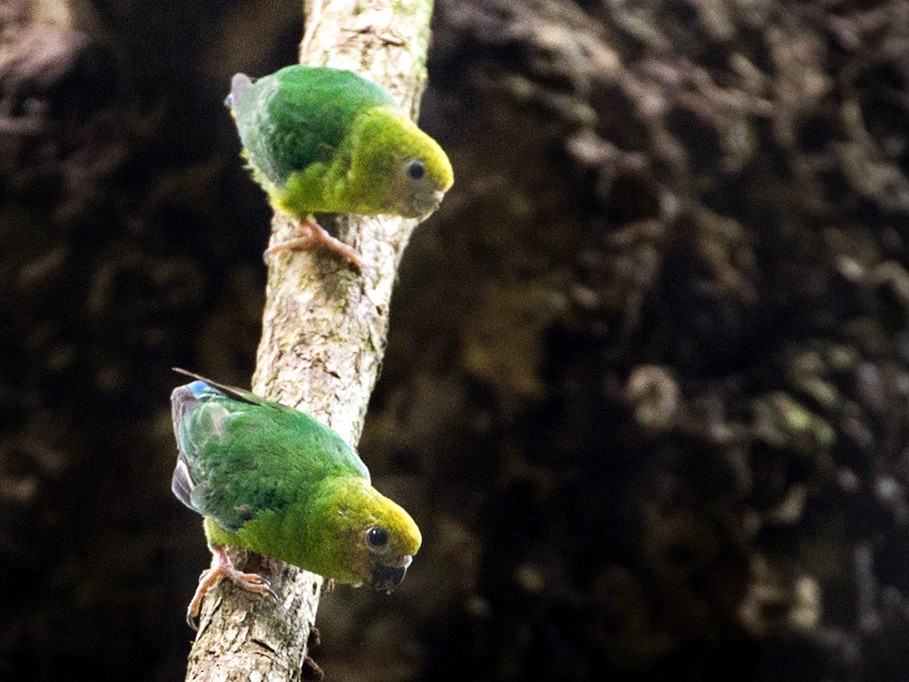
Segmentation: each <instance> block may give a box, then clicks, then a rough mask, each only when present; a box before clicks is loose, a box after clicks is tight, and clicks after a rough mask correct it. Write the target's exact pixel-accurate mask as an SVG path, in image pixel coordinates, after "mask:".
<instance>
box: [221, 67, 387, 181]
mask: <svg viewBox="0 0 909 682" xmlns="http://www.w3.org/2000/svg"><path fill="white" fill-rule="evenodd" d="M234 99H235V101H234V102H233V112H234V117H235V118H236V122H237V129H238V131H239V133H240V139H241V141H242V142H243V146H244V148H245V149H246V154H247V156H248V160H249V163H250V165H251V166H252V167H253V169H254V170H255V171H258V172H260V173H262V174H264V175H265V176H266V177H267V178H268V179H269V180H270V181H271V182H272V183H274V184H275V185H278V186H281V185H284V183H285V182H286V181H287V179H288V178H289V177H290V175H291V174H292V173H293V172H295V171H298V170H301V169H304V168H306V167H307V166H310V165H311V164H313V163H319V162H321V163H329V162H330V161H331V160H332V158H333V156H334V154H335V152H336V151H337V149H338V148H339V147H340V146H341V143H342V142H343V140H344V138H345V137H346V136H347V135H348V134H349V133H350V130H351V127H352V125H353V122H354V119H356V117H357V115H358V114H360V113H361V112H363V111H365V110H367V109H370V108H372V107H376V106H385V107H392V108H395V109H397V108H398V105H397V104H396V103H395V101H394V99H393V98H392V97H391V96H390V95H389V94H388V93H387V92H386V91H385V90H383V89H382V88H381V87H379V86H378V85H377V84H375V83H373V82H372V81H369V80H366V79H365V78H362V77H360V76H358V75H356V74H355V73H353V72H351V71H341V70H337V69H327V68H321V67H309V66H303V65H296V64H295V65H293V66H287V67H285V68H283V69H281V70H279V71H276V72H275V73H273V74H271V75H270V76H265V77H263V78H259V79H258V80H256V81H255V82H254V83H252V85H250V86H249V87H248V89H246V90H244V91H243V92H242V93H240V94H239V95H238V94H235V95H234Z"/></svg>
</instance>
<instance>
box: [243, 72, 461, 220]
mask: <svg viewBox="0 0 909 682" xmlns="http://www.w3.org/2000/svg"><path fill="white" fill-rule="evenodd" d="M228 104H229V106H230V107H231V110H232V112H233V115H234V119H235V121H236V124H237V130H238V132H239V134H240V139H241V141H242V143H243V147H244V154H245V156H246V159H247V161H248V162H249V167H250V169H251V170H252V173H253V177H254V178H255V179H256V181H257V182H259V184H261V185H262V187H263V188H264V189H265V190H266V191H267V192H268V195H269V198H270V200H271V203H272V204H273V205H274V207H275V208H276V209H279V210H282V211H285V212H287V213H289V214H290V215H292V216H293V217H295V218H298V219H304V218H306V217H307V216H309V215H311V214H313V213H317V212H326V213H360V214H366V215H370V214H378V213H393V214H398V215H404V216H413V217H417V216H422V215H425V214H427V213H429V212H431V211H432V210H434V209H435V208H436V207H437V206H438V204H439V202H440V201H441V200H442V196H443V195H444V193H445V191H446V190H447V189H448V188H449V187H450V186H451V184H452V182H453V173H452V170H451V164H450V162H449V161H448V157H447V156H446V155H445V152H444V151H442V149H441V147H439V145H438V144H437V143H436V142H435V140H433V139H432V138H430V137H429V136H428V135H426V133H424V132H423V131H421V130H420V129H419V128H418V127H417V126H416V125H415V124H414V123H413V122H412V121H411V120H410V119H409V118H408V117H407V115H406V114H405V113H404V112H403V111H402V110H401V109H400V107H399V106H398V105H397V103H396V102H395V100H394V99H393V98H392V97H391V95H389V94H388V93H387V92H386V91H385V90H383V89H382V88H381V87H380V86H378V85H377V84H376V83H373V82H372V81H369V80H367V79H365V78H362V77H361V76H358V75H357V74H355V73H353V72H351V71H342V70H338V69H331V68H328V67H308V66H302V65H293V66H288V67H285V68H283V69H281V70H279V71H277V72H275V73H273V74H271V75H269V76H265V77H264V78H260V79H258V80H255V81H253V80H252V79H250V78H248V77H247V76H245V75H243V74H237V75H236V76H234V78H233V81H232V83H231V94H230V96H229V97H228Z"/></svg>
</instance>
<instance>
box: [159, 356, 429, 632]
mask: <svg viewBox="0 0 909 682" xmlns="http://www.w3.org/2000/svg"><path fill="white" fill-rule="evenodd" d="M178 371H180V372H181V373H184V374H188V375H189V376H192V377H195V378H196V379H197V380H196V381H193V382H192V383H189V384H186V385H184V386H179V387H177V388H176V389H174V391H173V393H172V394H171V407H172V415H173V424H174V434H175V436H176V439H177V447H178V449H179V454H178V456H177V465H176V468H175V469H174V473H173V478H172V480H171V488H172V489H173V492H174V494H175V495H176V496H177V498H178V499H179V500H180V501H181V502H182V503H183V504H185V505H186V506H187V507H189V508H190V509H192V510H193V511H196V512H198V513H199V514H201V515H202V516H203V517H204V521H203V526H204V529H205V536H206V538H207V540H208V546H209V549H210V550H211V552H212V567H211V568H210V569H208V570H207V571H205V572H203V573H202V575H201V576H200V578H199V586H198V588H197V589H196V594H195V595H194V596H193V599H192V601H191V602H190V604H189V608H188V609H187V620H188V622H189V623H190V625H191V626H193V627H195V618H196V616H197V615H198V614H199V610H200V608H201V605H202V599H203V597H204V596H205V593H206V592H207V591H208V590H209V589H210V588H211V587H213V586H214V585H215V584H216V583H217V582H218V581H219V580H221V578H228V579H229V580H231V581H232V582H233V583H235V584H236V585H238V586H239V587H241V588H243V589H245V590H248V591H250V592H256V593H258V594H263V595H271V596H272V597H274V596H275V594H274V592H273V591H272V588H271V586H270V585H269V583H268V581H267V580H266V579H265V578H263V577H261V576H259V575H257V574H255V573H242V572H240V571H239V570H237V569H236V568H235V567H234V566H233V563H232V562H231V560H230V557H229V556H228V554H227V551H226V548H227V547H242V548H245V549H247V550H251V551H253V552H257V553H259V554H265V555H268V556H271V557H275V558H277V559H280V560H281V561H284V562H286V563H288V564H293V565H294V566H299V567H301V568H304V569H307V570H310V571H313V572H315V573H318V574H320V575H322V576H325V577H327V578H333V579H334V580H336V581H338V582H342V583H352V584H354V585H359V584H362V583H369V584H370V585H371V586H372V587H373V588H375V589H376V590H381V591H385V592H388V593H390V592H391V591H392V590H394V589H395V588H396V587H397V586H398V585H400V583H401V581H402V580H403V579H404V575H405V573H406V572H407V567H408V566H409V565H410V563H411V561H412V559H413V556H414V554H416V553H417V550H418V549H419V548H420V543H421V542H422V538H421V536H420V530H419V529H418V528H417V525H416V523H414V521H413V519H412V518H411V517H410V515H409V514H408V513H407V512H406V511H404V509H402V508H401V507H400V506H399V505H398V504H396V503H395V502H393V501H392V500H390V499H388V498H387V497H385V496H384V495H382V494H381V493H379V492H378V491H377V490H376V489H375V488H373V487H372V485H371V483H370V477H369V470H368V469H367V468H366V465H364V464H363V461H362V460H361V459H360V457H359V455H358V454H357V452H356V451H355V450H354V449H353V448H352V447H351V446H350V445H348V444H347V443H346V442H345V441H344V439H343V438H341V437H340V436H339V435H338V434H337V433H335V431H333V430H332V429H330V428H329V427H327V426H325V425H323V424H321V423H320V422H318V421H316V420H315V419H313V418H312V417H310V416H308V415H307V414H305V413H303V412H300V411H299V410H296V409H293V408H290V407H287V406H285V405H281V404H279V403H275V402H271V401H268V400H263V399H262V398H259V397H258V396H256V395H254V394H253V393H251V392H249V391H246V390H243V389H239V388H231V387H228V386H222V385H220V384H217V383H215V382H213V381H209V380H208V379H203V378H202V377H198V376H197V375H194V374H191V373H188V372H185V371H183V370H178Z"/></svg>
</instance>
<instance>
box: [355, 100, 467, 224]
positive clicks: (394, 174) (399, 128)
mask: <svg viewBox="0 0 909 682" xmlns="http://www.w3.org/2000/svg"><path fill="white" fill-rule="evenodd" d="M358 123H359V126H357V127H358V129H357V130H355V132H354V135H355V136H357V138H358V141H357V142H356V143H355V144H354V145H353V150H354V152H353V159H352V163H351V171H350V172H351V178H350V181H351V183H352V185H355V186H357V188H358V193H359V194H361V195H362V196H364V197H368V198H367V203H368V204H369V205H370V208H371V211H369V212H373V213H393V214H396V215H402V216H405V217H407V218H421V217H424V216H426V215H428V214H430V213H432V212H433V211H435V210H436V209H437V208H438V207H439V204H440V203H441V202H442V198H443V197H444V196H445V192H447V191H448V189H449V188H450V187H451V186H452V184H453V183H454V171H453V170H452V168H451V162H450V161H449V160H448V156H447V155H446V154H445V152H444V151H443V150H442V148H441V147H440V146H439V143H438V142H436V141H435V140H434V139H432V138H431V137H430V136H429V135H427V134H426V133H424V132H423V131H422V130H420V129H419V128H418V127H417V125H416V124H415V123H414V122H413V121H411V120H410V119H409V118H407V116H406V115H405V114H404V113H402V112H401V111H400V110H397V109H394V108H392V107H376V108H374V109H372V110H371V111H370V112H369V113H368V114H366V115H364V116H362V117H361V119H360V121H358ZM364 212H366V211H364Z"/></svg>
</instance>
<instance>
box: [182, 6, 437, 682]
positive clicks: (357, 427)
mask: <svg viewBox="0 0 909 682" xmlns="http://www.w3.org/2000/svg"><path fill="white" fill-rule="evenodd" d="M305 10H306V27H307V28H306V32H305V35H304V38H303V42H302V44H301V50H300V61H301V62H303V63H306V64H310V65H326V66H332V67H336V68H347V69H351V70H353V71H356V72H357V73H360V74H362V75H364V76H367V77H369V78H372V79H373V80H375V81H376V82H378V83H380V84H381V85H383V86H384V87H385V88H386V89H387V90H388V91H389V92H391V93H392V95H393V96H395V98H396V99H397V100H398V101H399V102H400V103H401V105H402V106H403V107H404V108H405V109H406V110H408V111H409V112H410V114H411V115H412V116H416V113H417V109H418V105H419V100H420V96H421V94H422V92H423V88H424V86H425V81H426V52H427V47H428V43H429V21H430V18H431V15H432V0H395V2H394V3H386V2H380V1H377V0H313V1H312V2H308V3H306V8H305ZM322 223H323V224H325V225H326V226H327V227H328V228H329V229H331V226H332V221H331V220H326V219H323V220H322ZM417 224H418V221H416V220H408V219H402V218H397V217H389V216H380V217H370V218H364V217H361V216H339V217H337V219H336V220H335V221H334V226H335V227H336V233H337V234H339V236H340V238H341V239H342V240H343V241H345V242H347V243H348V244H351V245H352V246H353V247H354V248H356V249H357V250H358V251H359V252H360V254H361V255H362V257H363V260H364V262H365V263H366V266H367V269H366V270H365V271H364V272H363V273H362V274H358V273H354V272H353V271H351V270H350V269H349V267H348V266H347V264H345V263H344V262H343V261H341V260H339V259H336V258H332V257H328V256H326V255H325V254H324V253H318V252H314V253H310V252H306V251H294V252H290V253H284V254H280V255H279V256H277V257H273V258H272V259H271V260H270V261H269V272H268V285H267V290H266V302H265V311H264V314H263V332H262V339H261V342H260V344H259V351H258V357H257V367H256V374H255V377H254V381H253V389H254V390H255V391H256V392H257V393H259V394H260V395H264V396H266V397H268V398H271V399H274V400H278V401H280V402H283V403H285V404H288V405H294V406H296V407H298V408H300V409H302V410H304V411H306V412H308V413H309V414H312V415H314V416H315V417H317V418H319V419H321V420H322V421H324V422H325V423H327V424H329V425H331V426H332V428H334V429H335V430H336V431H337V432H338V433H340V434H341V436H342V437H344V438H346V439H348V440H349V441H350V442H351V443H356V441H357V440H358V439H359V437H360V432H361V430H362V427H363V419H364V417H365V414H366V406H367V403H368V401H369V396H370V393H371V391H372V388H373V385H374V384H375V381H376V378H377V376H378V373H379V367H380V364H381V361H382V355H383V353H384V350H385V344H386V336H387V331H388V308H389V303H390V300H391V292H392V287H393V285H394V281H395V275H396V271H397V267H398V263H399V262H400V259H401V255H402V253H403V251H404V247H405V246H406V244H407V242H408V240H409V238H410V234H411V232H412V231H413V229H414V228H415V227H416V226H417ZM293 232H294V226H293V224H292V223H291V222H290V221H289V220H288V219H287V218H286V217H285V216H281V215H276V216H275V217H274V219H273V221H272V243H277V242H280V241H284V240H286V239H287V238H289V237H290V236H292V234H293ZM231 554H232V557H233V558H234V560H235V561H237V562H239V564H240V565H242V564H243V562H244V559H246V570H252V571H257V572H261V573H262V574H263V575H265V576H266V577H267V578H268V579H269V580H270V581H271V584H272V586H273V587H274V588H275V590H276V592H277V593H278V594H279V595H280V599H279V602H278V603H277V604H275V603H273V602H271V601H270V600H268V599H262V598H258V597H254V596H250V595H248V594H246V593H243V592H241V591H240V590H238V589H237V588H235V587H234V586H233V585H231V584H229V582H228V581H222V582H221V583H220V585H219V586H218V588H217V589H216V590H214V591H213V592H212V593H211V595H210V596H208V597H207V598H206V599H205V601H204V603H203V609H202V617H201V620H200V625H199V633H198V635H197V637H196V641H195V643H194V644H193V648H192V651H191V652H190V656H189V662H188V668H187V676H186V679H187V680H193V681H197V682H198V681H202V680H231V679H243V680H247V679H255V678H258V679H262V680H271V679H281V680H299V679H300V678H301V668H302V667H303V664H304V662H305V660H306V655H307V638H308V636H309V632H310V629H311V627H312V625H313V623H314V622H315V618H316V610H317V608H318V605H319V596H320V592H321V585H322V578H321V577H320V576H317V575H314V574H312V573H308V572H306V571H301V570H298V569H296V568H294V567H291V566H286V565H284V564H282V563H281V562H278V561H275V560H273V559H269V558H266V557H259V556H256V555H250V556H249V557H248V558H246V557H244V555H243V553H242V552H233V551H232V552H231ZM252 673H258V675H261V677H258V676H257V675H255V674H252Z"/></svg>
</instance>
